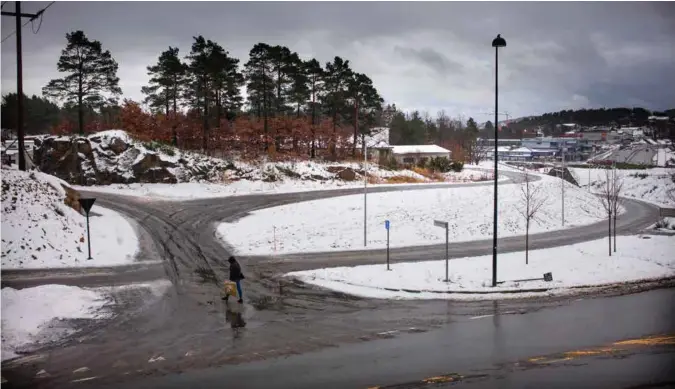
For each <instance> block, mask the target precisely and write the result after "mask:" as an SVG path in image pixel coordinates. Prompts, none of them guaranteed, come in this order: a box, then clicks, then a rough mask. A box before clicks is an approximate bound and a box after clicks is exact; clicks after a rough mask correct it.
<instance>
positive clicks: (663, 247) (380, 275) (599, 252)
mask: <svg viewBox="0 0 675 389" xmlns="http://www.w3.org/2000/svg"><path fill="white" fill-rule="evenodd" d="M617 243H618V247H617V252H616V253H613V255H612V256H611V257H610V256H608V252H607V251H608V247H607V240H606V239H603V240H596V241H591V242H585V243H579V244H575V245H571V246H563V247H555V248H551V249H541V250H531V251H530V255H529V261H530V263H529V265H525V253H524V252H515V253H507V254H500V255H499V258H498V262H497V269H498V275H499V280H500V281H505V282H504V283H501V284H499V285H497V286H496V287H492V286H491V285H492V283H491V277H492V256H489V255H486V256H480V257H469V258H460V259H453V260H451V261H450V263H449V268H450V281H451V282H450V283H446V282H444V280H445V261H444V260H437V261H426V262H414V263H396V264H392V265H390V268H391V271H387V270H386V265H385V264H382V265H363V266H354V267H335V268H327V269H317V270H309V271H299V272H293V273H288V274H286V277H293V278H297V279H299V280H301V281H303V282H306V283H308V284H312V285H317V286H320V287H324V288H328V289H332V290H335V291H339V292H343V293H347V294H353V295H357V296H362V297H371V298H385V299H457V300H483V299H485V300H494V299H502V298H523V297H530V296H542V295H560V294H566V293H571V292H573V290H571V289H570V288H572V287H582V286H599V285H603V284H605V285H606V284H613V283H622V282H631V281H639V280H646V279H657V278H662V277H672V276H675V256H673V255H672V249H673V247H674V246H673V245H674V244H675V236H621V237H619V238H618V241H617ZM547 272H551V273H552V276H553V281H551V282H546V281H544V280H543V279H542V280H540V281H528V282H522V281H521V282H516V281H515V280H522V279H527V278H543V274H544V273H547ZM385 288H388V289H394V290H393V291H392V290H386V289H385ZM537 288H546V289H550V290H547V291H545V292H523V293H503V292H506V291H515V290H524V289H525V290H527V289H537ZM401 289H408V290H413V291H421V293H411V292H406V291H403V290H401ZM438 292H442V293H438ZM472 292H476V293H472ZM481 292H482V293H483V294H479V293H481ZM486 292H491V293H489V294H485V293H486ZM499 292H502V293H499Z"/></svg>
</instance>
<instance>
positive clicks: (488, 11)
mask: <svg viewBox="0 0 675 389" xmlns="http://www.w3.org/2000/svg"><path fill="white" fill-rule="evenodd" d="M47 4H49V3H48V2H23V3H22V7H23V11H24V12H35V11H37V10H39V9H41V8H43V7H44V6H46V5H47ZM13 8H14V3H13V2H8V3H7V4H6V5H5V7H4V9H3V10H4V11H10V10H13ZM35 27H37V24H36V26H35ZM77 29H81V30H83V31H84V32H85V34H86V35H87V36H88V37H89V38H90V39H95V40H99V41H101V42H102V44H103V46H104V48H105V49H109V50H110V51H111V53H112V55H113V57H114V58H115V59H116V60H117V62H118V63H119V73H118V76H119V77H120V84H121V85H120V86H121V87H122V90H123V93H124V96H125V97H129V98H132V99H135V100H141V99H142V95H141V93H140V89H141V86H143V85H145V84H146V82H147V80H148V77H147V74H146V70H145V68H146V66H147V65H149V64H151V63H154V62H155V61H156V59H157V57H158V55H159V53H160V52H161V51H162V50H165V49H166V48H167V47H168V46H169V45H171V46H177V47H179V48H180V50H181V54H182V55H185V54H187V53H188V52H189V49H190V45H191V41H192V37H193V36H196V35H199V34H202V35H204V37H206V38H208V39H212V40H214V41H217V42H219V43H220V44H221V45H222V46H223V47H225V48H226V49H227V50H229V51H230V53H231V54H232V55H234V56H236V57H238V58H240V59H241V64H242V65H243V64H244V63H245V62H246V61H247V59H248V52H249V50H250V49H251V47H252V46H253V45H254V44H255V43H257V42H261V41H262V42H267V43H270V44H281V45H286V46H288V47H289V48H290V49H291V50H293V51H297V52H298V53H299V54H300V55H301V56H302V57H304V58H310V57H315V58H317V59H318V60H319V61H320V62H321V63H322V64H325V62H326V61H329V60H331V59H332V58H333V57H334V56H336V55H339V56H341V57H343V58H344V59H348V60H349V61H350V63H351V64H352V68H353V69H354V70H355V71H358V72H361V73H365V74H367V75H368V76H370V77H371V78H372V79H373V82H374V83H375V86H376V87H377V89H378V90H379V91H380V93H381V94H382V96H383V97H384V98H385V100H386V101H387V102H388V103H396V105H397V106H398V107H400V108H403V109H406V110H413V109H419V110H421V111H429V112H430V113H431V114H432V115H434V116H435V114H436V112H437V111H438V110H440V109H445V110H446V112H448V113H449V114H450V115H452V116H456V115H460V114H461V115H464V117H465V118H466V117H469V116H473V117H474V118H476V120H478V121H484V120H487V119H488V118H489V115H486V113H489V112H491V111H493V110H494V49H493V48H492V47H491V42H492V39H493V38H494V37H495V36H496V35H497V33H501V34H502V36H503V37H504V38H505V39H506V40H507V47H506V48H504V49H500V52H499V61H500V62H499V63H500V66H499V70H500V71H499V75H500V85H499V86H500V105H499V107H500V109H499V110H500V111H501V112H504V111H506V112H508V113H509V114H510V115H511V116H512V117H519V116H525V115H531V114H540V113H544V112H551V111H558V110H562V109H578V108H582V107H588V108H590V107H603V106H606V107H614V106H644V107H646V108H650V109H657V110H660V109H667V108H673V107H675V42H674V37H675V3H670V2H662V3H647V2H640V3H626V2H623V3H609V2H596V3H507V2H499V3H481V2H473V3H457V2H454V3H451V2H443V3H440V2H435V3H421V2H395V3H394V2H392V3H389V2H368V3H366V2H341V3H321V2H296V3H282V2H273V3H266V2H246V3H238V2H218V3H216V2H154V3H148V2H126V3H118V2H61V1H58V2H56V3H55V4H54V5H52V6H51V7H50V8H49V9H48V10H47V11H46V12H45V14H44V20H43V22H42V26H41V28H40V30H39V32H38V34H33V32H32V31H31V25H30V24H29V25H28V26H26V27H25V28H24V29H23V30H22V31H23V36H24V40H23V48H24V54H23V59H24V67H23V72H24V91H25V93H26V94H29V95H30V94H40V93H41V89H42V86H44V85H45V84H46V83H47V82H48V81H49V80H50V79H51V78H53V77H55V76H57V74H58V73H57V71H56V62H57V60H58V57H59V55H60V52H61V50H62V49H63V47H65V44H66V40H65V34H66V33H67V32H69V31H73V30H77ZM13 30H14V20H13V19H12V18H9V17H6V16H3V17H2V37H3V38H4V37H5V36H7V35H8V34H10V33H11V32H12V31H13ZM15 50H16V46H15V38H14V37H12V38H10V39H8V40H7V41H5V42H4V43H2V93H3V94H5V93H7V92H12V91H16V79H15V77H16V56H15Z"/></svg>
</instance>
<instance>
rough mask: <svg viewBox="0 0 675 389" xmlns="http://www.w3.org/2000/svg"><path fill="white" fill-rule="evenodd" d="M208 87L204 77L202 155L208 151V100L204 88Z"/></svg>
mask: <svg viewBox="0 0 675 389" xmlns="http://www.w3.org/2000/svg"><path fill="white" fill-rule="evenodd" d="M207 87H208V85H207V82H206V77H204V134H203V137H202V147H203V148H204V153H205V154H208V153H207V149H208V136H209V99H208V92H207V90H206V88H207Z"/></svg>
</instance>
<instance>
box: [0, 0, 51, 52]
mask: <svg viewBox="0 0 675 389" xmlns="http://www.w3.org/2000/svg"><path fill="white" fill-rule="evenodd" d="M54 3H56V1H52V2H51V3H49V5H47V6H46V7H44V8H43V9H41V10H39V11H38V12H37V13H36V14H35V15H36V17H35V18H31V19H28V21H27V22H26V23H24V24H23V26H21V28H23V27H26V26H27V25H28V23H31V22H33V21H34V20H35V19H36V18H37V16H38V15H39V16H40V26H41V25H42V14H43V13H44V12H45V11H46V10H47V8H49V7H51V6H52V4H54ZM38 31H40V27H39V26H38V30H37V31H33V33H35V34H37V33H38ZM14 34H16V30H14V31H12V32H11V33H10V34H9V35H7V36H6V37H4V38H2V40H1V41H0V43H5V41H6V40H7V39H9V38H10V37H11V36H12V35H14Z"/></svg>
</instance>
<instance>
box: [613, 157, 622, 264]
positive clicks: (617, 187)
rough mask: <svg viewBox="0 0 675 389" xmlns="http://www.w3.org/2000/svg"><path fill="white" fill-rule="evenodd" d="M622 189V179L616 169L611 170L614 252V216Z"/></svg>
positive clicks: (619, 202) (617, 213)
mask: <svg viewBox="0 0 675 389" xmlns="http://www.w3.org/2000/svg"><path fill="white" fill-rule="evenodd" d="M622 191H623V179H622V178H621V176H619V175H618V174H617V171H616V169H613V172H612V217H613V218H614V227H613V228H614V252H616V218H617V216H618V215H619V207H620V206H621V203H622V202H623V201H622V199H621V193H622Z"/></svg>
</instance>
